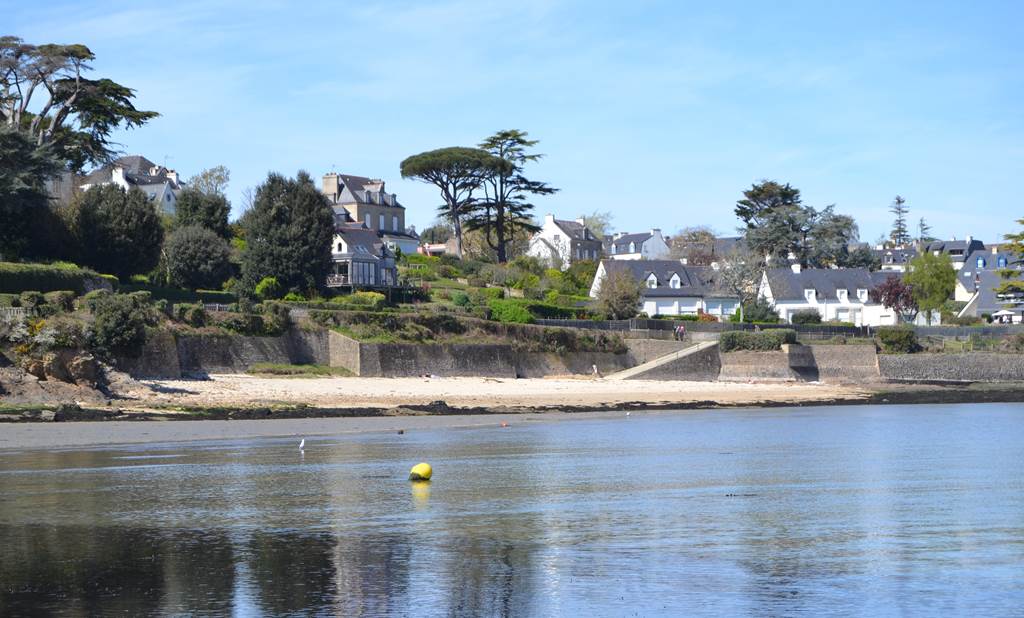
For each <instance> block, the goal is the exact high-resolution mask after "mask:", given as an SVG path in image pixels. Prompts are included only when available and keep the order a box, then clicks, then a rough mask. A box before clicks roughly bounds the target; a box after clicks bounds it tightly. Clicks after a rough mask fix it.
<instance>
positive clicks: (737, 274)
mask: <svg viewBox="0 0 1024 618" xmlns="http://www.w3.org/2000/svg"><path fill="white" fill-rule="evenodd" d="M763 272H764V267H763V265H762V262H761V260H760V259H759V258H758V255H757V254H755V253H753V252H751V251H744V250H742V249H735V250H733V251H732V252H731V253H729V254H728V255H727V256H725V257H724V258H723V259H722V260H721V262H720V263H719V266H718V271H717V272H716V273H715V275H714V286H715V287H716V288H717V289H719V290H721V291H722V292H725V293H727V294H732V295H733V296H735V297H736V298H737V299H739V306H740V322H742V321H743V319H744V315H743V313H744V306H745V305H747V304H748V303H750V301H751V300H754V299H756V298H757V296H758V289H757V288H758V285H759V284H760V282H761V274H762V273H763Z"/></svg>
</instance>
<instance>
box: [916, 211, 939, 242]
mask: <svg viewBox="0 0 1024 618" xmlns="http://www.w3.org/2000/svg"><path fill="white" fill-rule="evenodd" d="M917 240H918V241H919V242H931V241H933V240H935V237H934V236H932V226H930V225H928V223H927V222H926V221H925V220H924V217H921V219H920V220H918V222H917Z"/></svg>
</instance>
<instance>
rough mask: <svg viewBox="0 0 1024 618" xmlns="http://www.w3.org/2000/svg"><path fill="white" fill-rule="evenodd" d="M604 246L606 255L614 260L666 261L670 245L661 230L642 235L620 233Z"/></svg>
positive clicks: (610, 238) (609, 239) (608, 240)
mask: <svg viewBox="0 0 1024 618" xmlns="http://www.w3.org/2000/svg"><path fill="white" fill-rule="evenodd" d="M604 244H605V247H604V249H605V255H606V256H607V257H609V258H611V259H613V260H664V259H667V258H668V254H669V247H668V243H667V242H666V241H665V237H664V236H662V235H661V230H659V229H653V230H651V231H650V232H643V233H640V234H627V233H625V232H619V233H618V234H615V235H614V236H611V237H609V238H608V239H607V242H606V243H604Z"/></svg>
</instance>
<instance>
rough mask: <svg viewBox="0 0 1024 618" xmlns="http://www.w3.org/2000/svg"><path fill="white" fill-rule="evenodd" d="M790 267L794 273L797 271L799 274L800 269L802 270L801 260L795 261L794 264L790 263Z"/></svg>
mask: <svg viewBox="0 0 1024 618" xmlns="http://www.w3.org/2000/svg"><path fill="white" fill-rule="evenodd" d="M789 268H790V269H791V270H792V271H793V272H794V273H796V274H798V275H799V274H800V270H801V267H800V262H793V263H792V264H790V265H789Z"/></svg>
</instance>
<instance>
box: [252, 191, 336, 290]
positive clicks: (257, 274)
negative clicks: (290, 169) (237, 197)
mask: <svg viewBox="0 0 1024 618" xmlns="http://www.w3.org/2000/svg"><path fill="white" fill-rule="evenodd" d="M245 228H246V229H245V238H246V249H245V252H244V253H243V254H242V284H243V286H244V287H245V289H247V290H254V289H255V288H256V284H257V283H259V281H260V280H261V279H263V278H264V277H276V278H277V280H278V281H279V282H280V283H281V285H282V286H284V287H285V289H291V288H295V289H300V290H303V291H312V290H315V289H317V288H319V287H320V286H322V285H323V283H324V280H325V278H326V277H327V272H328V270H329V268H330V265H331V241H332V239H333V238H334V213H333V211H332V210H331V206H330V204H328V202H327V198H325V197H324V196H323V194H322V193H320V191H319V190H317V188H316V185H315V184H314V183H313V179H312V178H310V176H309V174H307V173H306V172H303V171H300V172H299V173H298V174H297V175H296V177H295V178H294V179H292V178H286V177H284V176H282V175H280V174H277V173H271V174H269V175H268V176H267V180H266V181H265V182H264V183H263V184H262V185H260V186H259V187H257V189H256V196H255V199H254V200H253V205H252V208H251V209H250V210H249V211H248V212H247V213H246V216H245Z"/></svg>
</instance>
